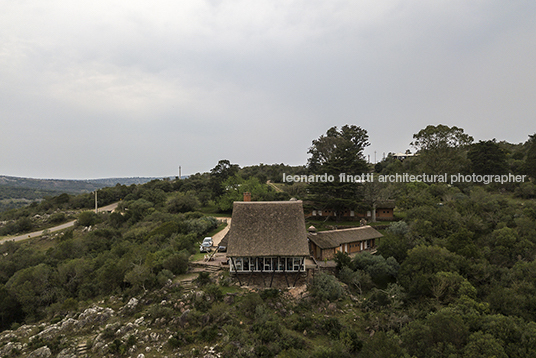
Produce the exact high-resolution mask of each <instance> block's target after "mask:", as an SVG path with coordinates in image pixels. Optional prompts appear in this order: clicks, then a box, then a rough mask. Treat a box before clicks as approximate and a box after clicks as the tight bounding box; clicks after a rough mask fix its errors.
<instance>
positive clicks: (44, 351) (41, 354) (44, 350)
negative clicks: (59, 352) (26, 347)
mask: <svg viewBox="0 0 536 358" xmlns="http://www.w3.org/2000/svg"><path fill="white" fill-rule="evenodd" d="M51 355H52V352H51V351H50V349H49V348H48V347H47V346H44V347H41V348H37V349H36V350H35V351H33V352H32V353H30V354H29V355H28V358H48V357H50V356H51Z"/></svg>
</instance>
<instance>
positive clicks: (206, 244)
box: [199, 237, 212, 252]
mask: <svg viewBox="0 0 536 358" xmlns="http://www.w3.org/2000/svg"><path fill="white" fill-rule="evenodd" d="M211 251H212V238H211V237H205V238H204V239H203V242H202V243H201V245H200V246H199V252H211Z"/></svg>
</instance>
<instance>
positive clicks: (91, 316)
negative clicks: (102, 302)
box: [78, 306, 114, 328]
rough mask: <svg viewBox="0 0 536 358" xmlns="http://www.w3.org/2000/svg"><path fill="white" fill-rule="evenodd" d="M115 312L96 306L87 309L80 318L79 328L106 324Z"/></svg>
mask: <svg viewBox="0 0 536 358" xmlns="http://www.w3.org/2000/svg"><path fill="white" fill-rule="evenodd" d="M113 313H114V311H113V310H112V309H111V308H102V307H99V306H94V307H90V308H88V309H86V310H85V311H84V312H82V313H81V314H80V316H79V317H78V327H80V328H82V327H85V326H86V325H88V324H102V323H104V322H106V321H107V320H108V319H109V318H110V317H111V316H112V315H113Z"/></svg>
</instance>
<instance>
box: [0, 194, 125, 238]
mask: <svg viewBox="0 0 536 358" xmlns="http://www.w3.org/2000/svg"><path fill="white" fill-rule="evenodd" d="M117 204H119V203H113V204H110V205H106V206H103V207H101V208H99V209H98V211H99V212H101V211H114V210H115V208H117ZM75 222H76V220H73V221H69V222H67V223H65V224H61V225H58V226H55V227H51V228H49V229H45V230H40V231H35V232H31V233H28V234H24V235H19V236H13V237H6V238H3V239H0V244H2V243H4V242H6V241H21V240H26V239H31V238H34V237H38V236H41V235H43V233H44V232H45V231H47V232H49V233H50V232H56V231H60V230H63V229H67V228H70V227H73V226H74V223H75Z"/></svg>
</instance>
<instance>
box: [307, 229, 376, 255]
mask: <svg viewBox="0 0 536 358" xmlns="http://www.w3.org/2000/svg"><path fill="white" fill-rule="evenodd" d="M382 236H383V235H382V234H380V233H379V232H378V231H376V230H375V229H374V228H373V227H372V226H361V227H354V228H350V229H342V230H329V231H320V232H317V233H316V234H315V233H310V234H309V235H308V238H309V240H311V241H312V242H314V243H315V244H316V245H317V246H318V247H320V248H321V249H329V248H333V247H339V246H340V245H341V244H348V243H350V242H357V241H364V240H370V239H377V238H380V237H382Z"/></svg>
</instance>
